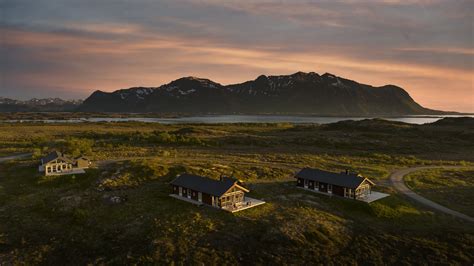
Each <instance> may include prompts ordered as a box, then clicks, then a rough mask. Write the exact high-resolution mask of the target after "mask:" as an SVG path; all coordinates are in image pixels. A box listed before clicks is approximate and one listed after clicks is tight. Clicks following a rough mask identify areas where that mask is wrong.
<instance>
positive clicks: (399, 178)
mask: <svg viewBox="0 0 474 266" xmlns="http://www.w3.org/2000/svg"><path fill="white" fill-rule="evenodd" d="M433 168H446V169H457V168H463V167H462V166H420V167H412V168H405V169H400V170H396V171H394V172H392V173H391V174H390V181H391V182H392V185H393V187H395V189H396V190H398V191H399V192H401V193H403V194H404V195H406V196H408V197H410V198H411V199H413V200H415V201H417V202H419V203H421V204H423V205H425V206H427V207H429V208H432V209H435V210H437V211H440V212H443V213H446V214H449V215H452V216H455V217H458V218H461V219H464V220H466V221H470V222H474V218H472V217H470V216H468V215H465V214H463V213H460V212H458V211H455V210H451V209H449V208H446V207H444V206H442V205H440V204H438V203H436V202H433V201H431V200H429V199H427V198H424V197H422V196H420V195H418V194H416V193H415V192H413V191H412V190H410V189H409V188H408V187H407V186H406V185H405V182H404V181H403V177H404V176H405V175H407V174H409V173H412V172H415V171H419V170H424V169H433Z"/></svg>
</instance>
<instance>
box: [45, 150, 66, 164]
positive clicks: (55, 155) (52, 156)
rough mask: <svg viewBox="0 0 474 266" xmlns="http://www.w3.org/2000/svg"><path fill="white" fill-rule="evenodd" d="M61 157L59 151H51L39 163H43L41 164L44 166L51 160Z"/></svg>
mask: <svg viewBox="0 0 474 266" xmlns="http://www.w3.org/2000/svg"><path fill="white" fill-rule="evenodd" d="M61 156H62V154H61V153H60V152H59V151H53V152H50V153H49V154H48V155H46V156H44V157H43V158H41V161H43V164H45V163H49V162H51V161H53V160H56V159H57V158H59V157H61Z"/></svg>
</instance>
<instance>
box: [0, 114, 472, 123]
mask: <svg viewBox="0 0 474 266" xmlns="http://www.w3.org/2000/svg"><path fill="white" fill-rule="evenodd" d="M466 116H468V117H474V115H442V116H441V115H440V116H403V117H380V118H382V119H386V120H390V121H400V122H405V123H410V124H426V123H433V122H435V121H437V120H439V119H442V118H444V117H466ZM370 118H374V117H323V116H284V115H212V116H191V117H177V118H156V117H153V118H148V117H127V118H112V117H110V118H108V117H96V118H95V117H91V118H77V119H66V120H53V119H48V120H5V121H3V122H7V123H16V122H43V123H82V122H130V121H135V122H147V123H162V124H188V123H204V124H218V123H294V124H328V123H334V122H339V121H343V120H363V119H370ZM0 122H1V121H0Z"/></svg>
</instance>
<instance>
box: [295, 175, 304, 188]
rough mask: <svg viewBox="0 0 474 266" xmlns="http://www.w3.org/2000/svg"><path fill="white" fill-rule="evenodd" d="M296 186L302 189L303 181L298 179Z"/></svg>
mask: <svg viewBox="0 0 474 266" xmlns="http://www.w3.org/2000/svg"><path fill="white" fill-rule="evenodd" d="M296 186H298V187H304V179H303V178H300V177H298V178H297V180H296Z"/></svg>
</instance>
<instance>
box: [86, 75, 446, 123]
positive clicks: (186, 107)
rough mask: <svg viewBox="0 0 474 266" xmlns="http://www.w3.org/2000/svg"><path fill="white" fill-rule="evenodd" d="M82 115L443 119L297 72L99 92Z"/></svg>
mask: <svg viewBox="0 0 474 266" xmlns="http://www.w3.org/2000/svg"><path fill="white" fill-rule="evenodd" d="M78 110H79V111H84V112H134V113H142V112H154V113H185V114H189V113H191V114H312V115H341V116H348V115H351V116H353V115H361V116H363V115H416V114H440V113H443V112H441V111H436V110H431V109H427V108H424V107H422V106H421V105H420V104H418V103H416V102H415V101H414V100H413V99H412V98H411V97H410V95H409V94H408V93H407V92H406V91H405V90H404V89H402V88H400V87H397V86H394V85H385V86H381V87H374V86H370V85H366V84H361V83H358V82H355V81H352V80H349V79H345V78H342V77H338V76H335V75H332V74H329V73H326V74H323V75H318V74H317V73H314V72H310V73H304V72H297V73H295V74H292V75H280V76H265V75H261V76H259V77H258V78H256V79H255V80H250V81H246V82H243V83H239V84H232V85H222V84H219V83H216V82H213V81H211V80H209V79H203V78H196V77H184V78H180V79H177V80H175V81H172V82H170V83H168V84H165V85H162V86H159V87H133V88H129V89H122V90H117V91H114V92H103V91H99V90H98V91H95V92H94V93H92V95H90V96H89V97H88V98H87V99H86V100H84V102H83V103H82V104H81V105H80V106H79V107H78Z"/></svg>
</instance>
